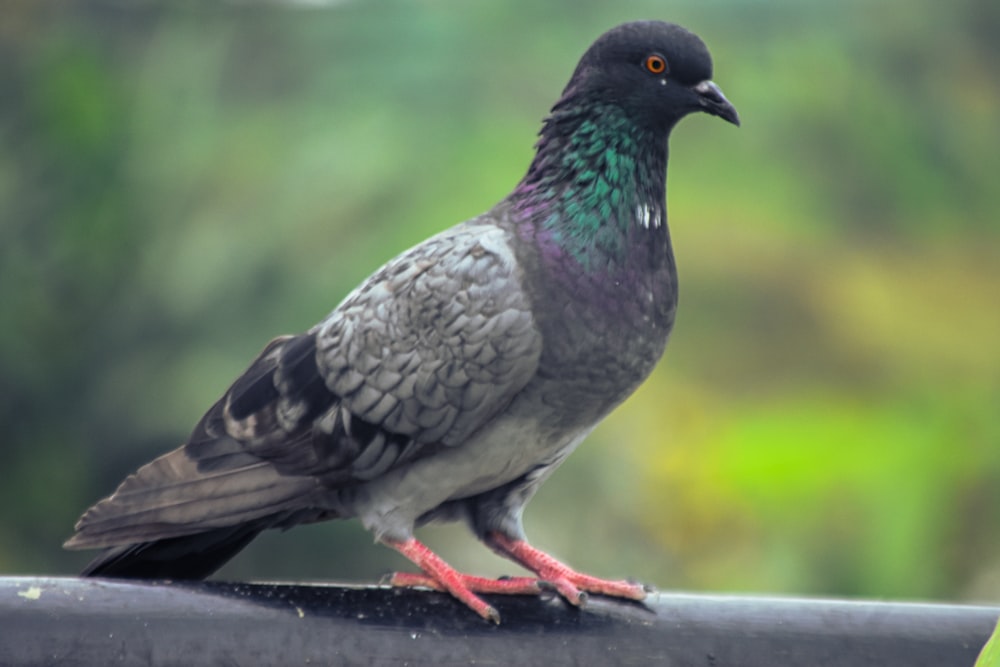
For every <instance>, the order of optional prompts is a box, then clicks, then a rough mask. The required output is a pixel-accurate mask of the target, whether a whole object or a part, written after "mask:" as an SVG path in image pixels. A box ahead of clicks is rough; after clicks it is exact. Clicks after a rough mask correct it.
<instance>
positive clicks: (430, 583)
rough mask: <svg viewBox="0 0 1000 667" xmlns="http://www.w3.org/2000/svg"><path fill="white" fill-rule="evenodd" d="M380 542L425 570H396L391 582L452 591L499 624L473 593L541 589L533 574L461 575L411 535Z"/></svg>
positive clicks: (491, 610)
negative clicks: (489, 576)
mask: <svg viewBox="0 0 1000 667" xmlns="http://www.w3.org/2000/svg"><path fill="white" fill-rule="evenodd" d="M382 542H383V543H384V544H385V545H386V546H390V547H392V548H393V549H395V550H396V551H398V552H399V553H401V554H403V555H404V556H406V557H407V558H408V559H409V560H410V561H412V562H413V564H414V565H416V566H417V567H419V568H420V569H421V570H423V571H424V574H422V575H421V574H409V573H405V572H396V573H394V574H393V575H392V576H391V577H390V578H389V584H390V585H392V586H400V587H406V588H411V587H414V586H423V587H426V588H432V589H434V590H438V591H443V592H447V593H451V594H452V595H453V596H455V597H456V598H458V599H459V600H460V601H461V602H462V603H463V604H465V606H467V607H468V608H469V609H471V610H472V611H474V612H476V613H477V614H479V615H480V616H482V617H483V618H484V619H486V620H487V621H492V622H494V623H499V622H500V614H499V613H497V610H496V609H494V608H493V607H492V606H490V605H489V604H487V603H486V601H484V600H483V599H482V598H480V597H479V596H478V595H476V593H507V594H515V595H537V594H538V593H540V592H541V590H542V589H541V587H540V586H539V585H538V580H537V579H534V578H532V577H511V578H509V579H488V578H486V577H476V576H472V575H469V574H462V573H461V572H458V571H457V570H455V568H453V567H452V566H451V565H448V563H446V562H444V560H442V558H441V557H440V556H438V555H437V554H436V553H434V552H433V551H431V550H430V549H429V548H428V547H427V546H426V545H424V544H423V543H421V542H419V541H417V540H416V539H415V538H412V537H411V538H409V539H407V540H402V541H394V540H388V539H383V540H382Z"/></svg>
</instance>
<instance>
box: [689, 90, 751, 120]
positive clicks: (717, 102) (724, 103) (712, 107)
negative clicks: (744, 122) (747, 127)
mask: <svg viewBox="0 0 1000 667" xmlns="http://www.w3.org/2000/svg"><path fill="white" fill-rule="evenodd" d="M694 92H696V93H698V99H699V100H700V102H701V109H702V111H704V112H706V113H710V114H712V115H713V116H718V117H719V118H722V119H723V120H727V121H729V122H730V123H732V124H733V125H736V126H737V127H739V124H740V116H739V114H737V113H736V108H735V107H734V106H733V105H732V104H730V103H729V100H727V99H726V96H725V95H723V94H722V89H720V88H719V87H718V86H717V85H715V82H714V81H708V80H706V81H702V82H701V83H699V84H698V85H696V86H695V87H694Z"/></svg>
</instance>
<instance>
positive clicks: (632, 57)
mask: <svg viewBox="0 0 1000 667" xmlns="http://www.w3.org/2000/svg"><path fill="white" fill-rule="evenodd" d="M693 112H705V113H708V114H711V115H714V116H717V117H719V118H722V119H723V120H726V121H728V122H730V123H732V124H734V125H737V126H738V125H739V122H740V121H739V116H738V115H737V112H736V110H735V108H734V107H733V106H732V105H731V104H730V102H729V101H728V100H727V99H726V97H725V96H724V95H723V93H722V91H721V90H720V88H719V87H718V86H717V85H716V84H715V83H714V82H713V81H712V60H711V56H710V55H709V52H708V49H707V47H706V46H705V44H704V43H703V42H702V40H701V39H700V38H699V37H697V36H696V35H695V34H693V33H691V32H689V31H688V30H686V29H684V28H682V27H680V26H678V25H675V24H671V23H665V22H660V21H637V22H631V23H625V24H622V25H619V26H617V27H615V28H613V29H611V30H609V31H608V32H606V33H604V34H603V35H602V36H600V37H599V38H598V39H597V40H596V41H595V42H594V43H593V44H592V45H591V46H590V47H589V48H588V49H587V51H586V52H585V53H584V55H583V57H582V59H581V60H580V62H579V64H578V65H577V67H576V69H575V71H574V72H573V75H572V77H571V78H570V80H569V83H568V84H567V85H566V88H565V89H564V90H563V92H562V95H561V96H560V97H559V99H558V101H557V102H556V103H555V105H554V106H553V107H552V109H551V112H550V113H549V115H548V116H547V117H546V118H545V120H544V121H543V124H542V128H541V130H540V132H539V138H538V140H537V142H536V144H535V149H536V150H535V155H534V158H533V160H532V162H531V163H530V166H529V167H528V170H527V173H526V174H525V176H524V178H523V179H522V180H521V181H520V182H519V183H518V184H517V186H516V187H515V188H514V190H513V191H512V192H511V193H510V194H509V195H508V196H507V197H506V198H504V199H503V200H502V201H500V202H499V203H498V204H496V205H495V206H494V207H493V208H491V209H490V210H488V211H487V212H485V213H483V214H482V215H479V216H478V217H475V218H472V219H470V220H467V221H465V222H462V223H460V224H458V225H456V226H454V227H451V228H449V229H446V230H445V231H443V232H441V233H439V234H437V235H435V236H432V237H431V238H429V239H427V240H426V241H424V242H422V243H420V244H418V245H416V246H415V247H413V248H411V249H409V250H407V251H405V252H403V253H402V254H400V255H399V256H397V257H396V258H395V259H392V260H391V261H389V262H388V263H387V264H385V265H384V266H383V267H382V268H380V269H378V270H377V271H376V272H375V273H374V274H372V275H371V276H370V277H369V278H368V279H367V280H365V281H364V282H363V283H361V285H360V286H359V287H358V288H357V289H355V290H354V291H353V292H351V293H350V294H348V295H347V296H346V297H345V298H344V300H343V301H342V302H341V303H340V304H339V305H338V306H337V307H336V308H334V310H333V311H332V312H331V313H330V314H329V315H328V316H327V317H326V318H325V319H323V320H322V321H321V322H320V323H319V324H317V325H316V326H314V327H313V328H311V329H309V330H308V331H306V332H305V333H301V334H298V335H286V336H280V337H278V338H276V339H274V340H272V341H271V342H270V343H268V344H267V345H266V346H265V347H264V349H263V351H262V352H261V353H260V354H259V356H258V357H257V358H256V359H254V361H253V362H252V363H251V364H250V366H249V367H248V368H247V370H246V371H245V372H244V373H243V374H242V375H241V376H239V378H237V379H236V381H235V382H234V383H233V384H232V386H231V387H229V389H228V390H227V391H226V392H225V394H224V395H223V396H222V398H220V399H219V400H218V401H217V402H216V403H215V404H214V405H213V406H212V407H211V408H209V409H208V411H207V412H206V413H205V415H204V416H203V417H202V418H201V420H200V421H199V422H198V424H197V425H196V426H195V428H194V430H193V431H192V432H191V435H190V437H189V438H188V439H187V441H186V442H185V443H184V444H183V445H182V446H181V447H180V448H178V449H176V450H174V451H171V452H169V453H167V454H164V455H162V456H160V457H159V458H157V459H155V460H153V461H152V462H150V463H148V464H146V465H144V466H142V467H141V468H139V470H137V471H136V472H135V473H133V474H132V475H130V476H129V477H127V478H126V479H125V480H124V481H123V482H122V483H121V485H120V486H119V487H118V489H117V490H116V491H115V492H114V493H113V494H112V495H110V496H109V497H107V498H105V499H103V500H101V501H100V502H98V503H97V504H96V505H94V506H93V507H91V508H90V509H88V510H87V511H86V512H85V513H84V514H83V516H82V517H81V518H80V520H79V522H78V523H77V524H76V527H75V533H74V534H73V536H72V537H70V539H69V540H67V541H66V543H65V545H64V546H65V547H66V548H68V549H95V548H101V549H103V551H102V553H101V554H100V555H98V556H97V558H96V559H95V560H93V562H91V563H90V564H89V565H88V566H87V567H86V569H85V570H84V571H83V575H84V576H100V577H125V578H147V579H150V578H152V579H156V578H164V579H175V580H176V579H201V578H204V577H207V576H209V575H211V574H212V573H213V572H215V571H216V570H217V569H218V568H219V567H221V566H222V564H224V563H225V562H226V561H227V560H229V559H230V558H231V557H232V556H234V555H235V554H236V553H237V552H238V551H240V550H241V549H242V548H243V547H245V546H246V545H247V544H248V543H249V542H250V541H251V540H253V539H254V537H256V536H257V535H258V534H259V533H260V532H261V531H263V530H266V529H272V528H277V529H286V528H289V527H291V526H293V525H296V524H301V523H308V522H315V521H323V520H328V519H348V518H357V519H359V520H360V521H361V523H362V524H363V525H364V527H365V528H366V529H368V530H369V531H371V532H372V533H373V534H374V537H375V539H376V541H377V542H379V543H381V544H383V545H386V546H388V547H391V548H393V549H395V550H396V551H398V552H399V553H400V554H402V555H403V556H405V557H406V558H407V559H409V560H410V561H411V562H412V563H413V564H414V565H415V566H416V567H417V568H419V570H420V573H396V574H395V575H393V576H392V578H391V583H392V584H394V585H396V586H404V587H427V588H431V589H436V590H439V591H446V592H448V593H450V594H451V595H453V596H454V597H455V598H457V599H458V600H459V601H461V602H462V603H464V604H465V605H467V606H468V607H469V608H470V609H472V610H473V611H474V612H476V613H477V614H479V615H480V616H482V617H483V618H484V619H486V620H488V621H493V622H499V619H500V616H499V614H498V612H497V611H496V609H495V608H494V607H493V606H491V605H490V604H488V603H487V602H486V601H485V600H484V599H483V598H482V597H480V595H481V594H488V593H511V594H538V593H540V592H541V591H542V590H555V591H556V592H557V593H558V594H559V595H560V596H561V597H562V598H564V599H565V600H566V601H568V602H569V603H571V604H573V605H577V606H582V605H583V604H584V602H585V600H586V599H587V595H588V594H597V595H606V596H612V597H617V598H624V599H631V600H641V599H643V598H644V597H645V596H646V594H647V589H646V587H644V586H643V585H641V584H638V583H635V582H632V581H626V580H605V579H600V578H598V577H594V576H590V575H587V574H584V573H581V572H578V571H576V570H574V569H572V568H570V567H569V566H568V565H566V564H564V563H562V562H561V561H559V560H556V559H555V558H554V557H552V556H550V555H549V554H547V553H545V552H543V551H541V550H539V549H537V548H535V547H533V546H532V545H531V544H530V543H529V542H528V541H527V538H526V536H525V533H524V529H523V526H522V513H523V511H524V507H525V505H526V503H527V502H528V501H529V500H530V499H531V497H532V496H533V495H534V493H535V492H536V491H537V490H538V488H539V486H540V485H541V484H542V483H543V482H544V481H545V480H546V479H547V478H548V477H549V475H551V474H552V472H553V471H554V470H555V469H556V468H557V467H558V466H559V464H561V463H562V462H563V461H564V460H565V459H566V458H567V457H568V456H569V455H570V453H571V452H572V451H573V450H574V449H575V448H576V446H577V445H579V444H580V442H581V441H582V440H583V439H584V438H585V437H586V436H587V434H588V433H590V431H591V430H592V429H593V428H594V427H595V426H596V425H597V424H598V423H599V422H600V421H601V420H602V419H603V418H604V417H605V416H607V415H608V413H609V412H611V410H612V409H613V408H614V407H616V406H617V405H618V404H620V403H621V402H622V401H624V400H625V399H626V398H627V397H628V396H629V395H630V394H631V393H632V392H633V391H634V390H635V389H636V388H637V387H638V386H639V385H640V384H641V383H642V381H643V380H644V379H645V378H646V377H647V376H648V375H649V373H650V372H651V371H652V370H653V367H654V366H655V365H656V363H657V361H658V360H659V358H660V356H661V355H662V353H663V350H664V347H665V346H666V343H667V338H668V336H669V334H670V331H671V328H672V326H673V323H674V316H675V312H676V306H677V271H676V268H675V263H674V257H673V251H672V248H671V243H670V236H669V233H668V230H667V210H666V184H665V181H666V168H667V153H668V146H667V140H668V137H669V135H670V132H671V131H672V130H673V128H674V126H675V125H676V124H677V123H678V121H680V120H681V119H682V118H683V117H685V116H687V115H688V114H691V113H693ZM431 521H465V522H466V523H467V524H468V526H469V527H470V528H471V530H472V531H473V532H474V534H475V535H476V536H477V537H478V538H479V539H480V540H481V541H482V542H483V543H484V544H486V545H487V546H488V547H489V548H491V549H492V550H493V551H495V552H496V553H498V554H500V555H501V556H504V557H506V558H508V559H510V560H512V561H514V562H516V563H518V564H519V565H521V566H523V567H524V568H525V569H526V570H528V571H530V572H531V573H533V574H534V576H519V577H512V578H501V579H490V578H486V577H479V576H473V575H469V574H464V573H460V572H458V571H456V570H455V569H454V568H452V567H451V566H450V565H449V564H448V563H447V562H445V561H444V560H443V559H442V558H441V557H440V556H438V555H437V554H435V553H434V552H432V551H431V550H430V549H429V548H428V547H427V546H425V545H424V544H423V543H421V542H420V541H418V540H417V539H416V538H415V537H414V530H415V528H417V527H419V526H421V525H423V524H426V523H428V522H431Z"/></svg>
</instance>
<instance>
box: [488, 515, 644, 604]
mask: <svg viewBox="0 0 1000 667" xmlns="http://www.w3.org/2000/svg"><path fill="white" fill-rule="evenodd" d="M486 541H487V544H489V545H490V546H491V547H493V549H494V550H496V551H497V553H499V554H500V555H501V556H506V557H507V558H510V559H511V560H513V561H515V562H517V563H520V564H521V565H522V566H524V567H525V568H527V569H529V570H531V571H532V572H534V573H535V574H537V575H538V577H539V579H541V580H542V581H546V582H548V583H550V584H552V585H553V586H554V587H555V589H556V590H557V591H559V594H560V595H562V596H563V597H564V598H566V600H568V601H569V602H570V603H572V604H574V605H576V606H578V607H579V606H582V605H583V604H584V603H585V602H586V601H587V595H586V594H587V593H597V594H598V595H609V596H612V597H618V598H627V599H629V600H642V599H644V598H645V597H646V593H647V591H646V587H645V586H643V585H642V584H636V583H632V582H630V581H622V580H619V581H609V580H607V579H598V578H597V577H592V576H590V575H588V574H582V573H580V572H577V571H576V570H574V569H572V568H570V567H569V566H568V565H565V564H563V563H561V562H560V561H558V560H556V559H555V558H553V557H552V556H550V555H548V554H547V553H545V552H544V551H539V550H538V549H536V548H535V547H533V546H531V545H530V544H528V543H527V542H525V541H524V540H512V539H510V538H509V537H506V536H505V535H501V534H500V533H490V535H489V536H488V537H487V540H486Z"/></svg>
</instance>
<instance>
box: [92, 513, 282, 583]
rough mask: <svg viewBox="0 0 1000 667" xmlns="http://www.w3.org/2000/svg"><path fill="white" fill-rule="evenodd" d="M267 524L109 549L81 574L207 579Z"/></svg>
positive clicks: (247, 525) (221, 529) (243, 526)
mask: <svg viewBox="0 0 1000 667" xmlns="http://www.w3.org/2000/svg"><path fill="white" fill-rule="evenodd" d="M266 527H267V526H266V525H254V524H242V525H239V526H232V527H230V528H217V529H215V530H210V531H206V532H203V533H197V534H195V535H185V536H183V537H172V538H168V539H164V540H157V541H155V542H141V543H138V544H127V545H124V546H118V547H111V548H109V549H106V550H105V551H104V552H103V553H102V554H100V555H99V556H98V557H97V558H95V559H94V560H92V561H91V562H90V564H88V565H87V567H85V568H84V569H83V571H82V572H81V575H83V576H85V577H123V578H127V579H204V578H205V577H207V576H209V575H211V574H212V573H213V572H215V571H216V570H218V569H219V568H220V567H222V565H223V564H224V563H225V562H226V561H228V560H229V559H230V558H232V557H233V556H234V555H236V553H237V552H238V551H240V550H241V549H242V548H243V547H245V546H246V545H247V544H249V543H250V541H251V540H253V538H255V537H257V534H258V533H259V532H260V531H261V530H263V529H264V528H266Z"/></svg>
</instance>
